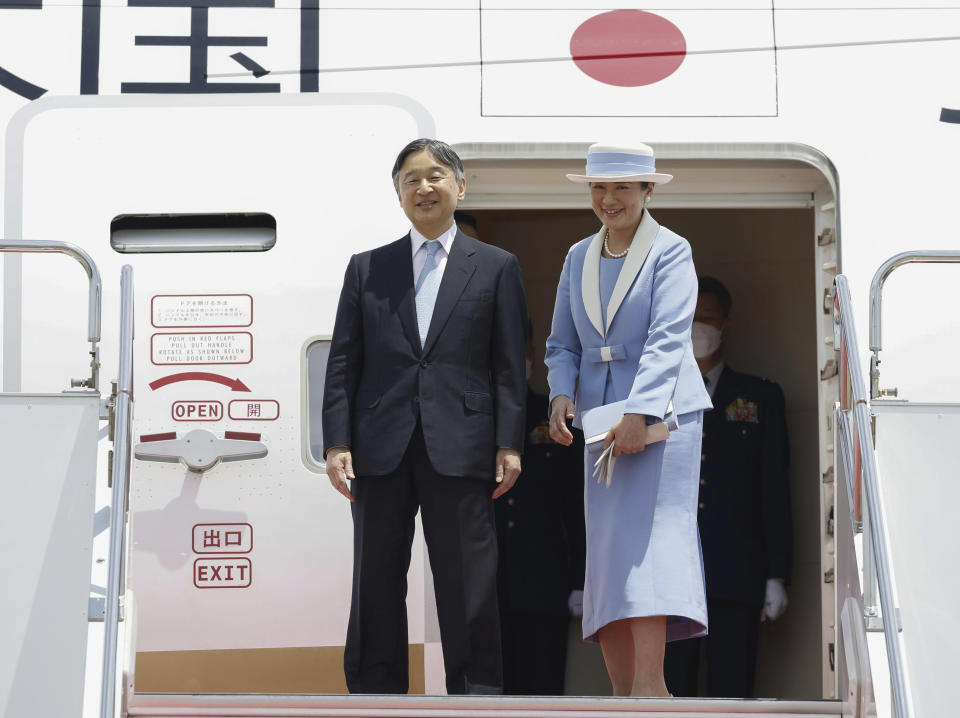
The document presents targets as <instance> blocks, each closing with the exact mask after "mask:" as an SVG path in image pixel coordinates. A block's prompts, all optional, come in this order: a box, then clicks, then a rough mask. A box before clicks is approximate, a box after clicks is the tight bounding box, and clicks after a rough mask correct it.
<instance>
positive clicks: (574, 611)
mask: <svg viewBox="0 0 960 718" xmlns="http://www.w3.org/2000/svg"><path fill="white" fill-rule="evenodd" d="M567 609H569V611H570V615H571V616H576V617H577V618H579V617H581V616H582V615H583V591H571V592H570V597H569V598H568V599H567Z"/></svg>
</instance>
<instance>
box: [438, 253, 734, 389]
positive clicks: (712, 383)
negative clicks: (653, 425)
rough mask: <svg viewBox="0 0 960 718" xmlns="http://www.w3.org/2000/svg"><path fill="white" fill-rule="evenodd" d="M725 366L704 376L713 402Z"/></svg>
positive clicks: (719, 365) (720, 364)
mask: <svg viewBox="0 0 960 718" xmlns="http://www.w3.org/2000/svg"><path fill="white" fill-rule="evenodd" d="M424 251H426V250H424ZM725 366H726V364H725V363H724V362H723V361H721V362H720V363H719V364H717V365H716V366H715V367H713V369H711V370H710V371H708V372H707V373H706V374H704V375H703V376H704V377H705V378H706V380H707V393H708V394H709V395H710V400H711V401H713V394H714V392H716V390H717V382H718V381H720V375H721V374H723V367H725Z"/></svg>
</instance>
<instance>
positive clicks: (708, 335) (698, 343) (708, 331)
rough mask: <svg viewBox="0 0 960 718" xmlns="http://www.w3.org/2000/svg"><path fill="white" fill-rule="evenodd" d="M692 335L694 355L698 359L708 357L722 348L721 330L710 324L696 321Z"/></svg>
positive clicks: (691, 330)
mask: <svg viewBox="0 0 960 718" xmlns="http://www.w3.org/2000/svg"><path fill="white" fill-rule="evenodd" d="M690 337H691V339H693V355H694V356H695V357H696V358H697V359H706V358H707V357H708V356H710V355H711V354H713V353H714V352H715V351H717V349H719V348H720V339H721V332H720V330H719V329H717V328H715V327H712V326H710V325H709V324H704V323H703V322H694V323H693V327H692V328H691V329H690Z"/></svg>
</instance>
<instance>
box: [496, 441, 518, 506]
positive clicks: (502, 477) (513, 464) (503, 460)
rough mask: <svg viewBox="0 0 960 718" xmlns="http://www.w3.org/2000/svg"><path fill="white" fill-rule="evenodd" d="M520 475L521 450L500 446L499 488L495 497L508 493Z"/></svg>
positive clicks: (498, 451) (498, 462)
mask: <svg viewBox="0 0 960 718" xmlns="http://www.w3.org/2000/svg"><path fill="white" fill-rule="evenodd" d="M518 476H520V452H519V451H517V450H516V449H507V448H504V447H500V448H499V449H497V488H496V490H495V491H494V492H493V498H495V499H499V498H500V497H501V496H503V495H504V494H505V493H507V492H508V491H509V490H510V489H511V487H513V485H514V484H515V483H516V481H517V477H518Z"/></svg>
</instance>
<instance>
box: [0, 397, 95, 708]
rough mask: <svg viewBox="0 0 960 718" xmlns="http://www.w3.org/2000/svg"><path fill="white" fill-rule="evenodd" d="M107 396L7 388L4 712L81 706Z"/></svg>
mask: <svg viewBox="0 0 960 718" xmlns="http://www.w3.org/2000/svg"><path fill="white" fill-rule="evenodd" d="M99 402H100V397H99V395H98V394H85V395H14V394H2V395H0V456H2V457H3V465H2V471H0V477H2V478H0V491H2V494H3V498H2V500H0V547H3V550H2V551H0V577H2V580H3V584H4V587H3V590H2V591H0V636H2V639H0V712H2V715H3V716H4V718H21V717H23V716H76V715H79V714H80V711H81V707H82V700H83V689H84V685H83V684H84V659H85V655H86V640H87V596H88V594H89V589H90V547H91V543H92V536H91V527H92V523H93V506H94V492H95V485H94V484H95V476H96V467H97V456H96V449H97V423H98V417H99Z"/></svg>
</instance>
